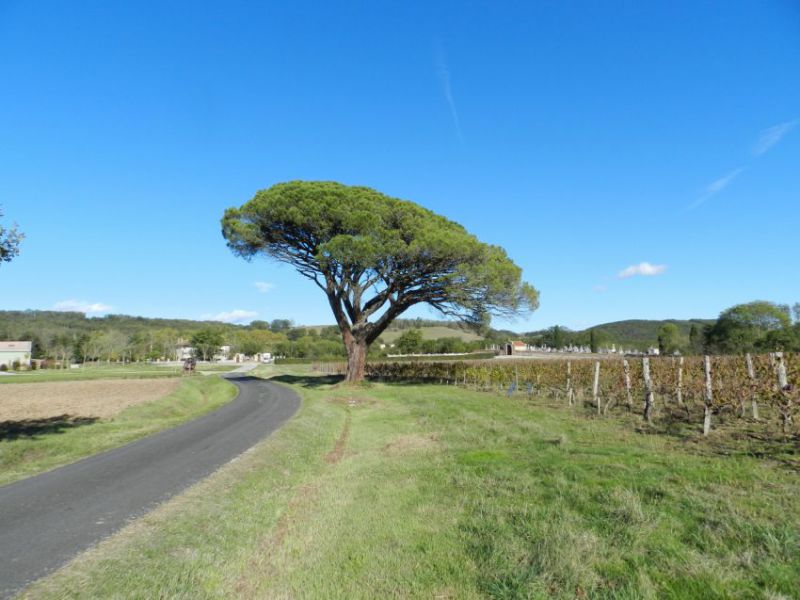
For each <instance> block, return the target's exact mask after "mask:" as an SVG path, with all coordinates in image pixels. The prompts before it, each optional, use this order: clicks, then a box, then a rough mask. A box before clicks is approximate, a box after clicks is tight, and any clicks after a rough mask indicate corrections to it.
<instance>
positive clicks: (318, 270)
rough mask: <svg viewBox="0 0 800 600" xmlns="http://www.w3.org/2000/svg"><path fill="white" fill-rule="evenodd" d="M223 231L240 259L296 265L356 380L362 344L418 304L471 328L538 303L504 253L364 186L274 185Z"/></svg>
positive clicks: (231, 214)
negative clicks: (329, 317) (321, 298)
mask: <svg viewBox="0 0 800 600" xmlns="http://www.w3.org/2000/svg"><path fill="white" fill-rule="evenodd" d="M222 234H223V236H224V237H225V239H226V240H227V243H228V246H229V247H230V248H231V250H232V251H233V252H234V253H235V254H237V255H239V256H242V257H244V258H247V259H251V258H253V257H255V256H264V257H268V258H271V259H274V260H277V261H279V262H282V263H286V264H290V265H292V266H293V267H294V268H295V269H297V271H298V272H299V273H300V274H301V275H303V276H304V277H306V278H307V279H309V280H311V281H312V282H313V283H314V284H315V285H316V286H317V287H319V288H320V289H321V290H322V291H323V292H324V294H325V295H326V297H327V299H328V303H329V304H330V307H331V310H332V311H333V315H334V318H335V319H336V323H337V325H338V326H339V329H340V330H341V332H342V337H343V340H344V343H345V346H346V347H347V350H348V380H350V381H357V380H359V379H361V378H362V377H363V371H364V359H365V356H366V348H367V347H368V346H369V345H370V344H371V343H372V342H373V341H375V340H376V339H377V338H378V336H379V335H380V334H381V333H382V332H383V331H384V330H385V329H386V327H387V326H388V325H389V324H390V323H391V322H392V321H393V320H394V319H395V318H397V317H398V316H400V315H401V314H402V313H403V312H404V311H406V310H407V309H408V308H410V307H411V306H414V305H416V304H420V303H425V304H428V305H430V306H432V307H433V308H435V309H436V310H438V311H439V312H441V313H442V314H444V315H447V316H450V317H455V318H457V319H459V320H462V321H465V322H467V323H471V324H475V325H485V324H486V320H487V316H489V315H502V316H511V315H515V314H517V313H519V312H521V311H526V310H533V309H535V308H536V307H537V306H538V292H537V291H536V290H535V289H534V288H533V286H531V285H529V284H527V283H525V282H523V281H522V278H521V276H522V271H521V269H520V268H519V267H518V266H517V265H515V264H514V263H513V262H512V261H511V259H510V258H509V257H508V256H507V254H506V252H505V251H504V250H503V249H502V248H500V247H499V246H493V245H490V244H486V243H483V242H481V241H480V240H478V238H476V237H475V236H474V235H472V234H470V233H469V232H467V231H466V229H464V227H462V226H461V225H459V224H457V223H455V222H453V221H450V220H449V219H447V218H445V217H443V216H441V215H438V214H436V213H434V212H432V211H430V210H428V209H426V208H423V207H422V206H419V205H418V204H415V203H413V202H409V201H405V200H398V199H396V198H391V197H389V196H386V195H384V194H382V193H380V192H378V191H376V190H373V189H370V188H367V187H354V186H346V185H342V184H340V183H336V182H326V181H292V182H288V183H281V184H277V185H275V186H273V187H271V188H269V189H266V190H261V191H259V192H257V193H256V195H255V196H254V197H253V198H252V199H251V200H250V201H249V202H247V203H245V204H244V205H243V206H241V207H239V208H229V209H228V210H227V211H225V215H224V217H223V219H222Z"/></svg>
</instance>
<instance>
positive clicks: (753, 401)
mask: <svg viewBox="0 0 800 600" xmlns="http://www.w3.org/2000/svg"><path fill="white" fill-rule="evenodd" d="M744 362H745V364H746V365H747V377H748V378H749V379H750V406H751V407H752V409H753V420H755V421H758V399H757V397H756V370H755V369H754V368H753V357H752V356H750V353H749V352H748V353H747V354H745V355H744Z"/></svg>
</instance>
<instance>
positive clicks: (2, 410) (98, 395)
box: [0, 379, 181, 422]
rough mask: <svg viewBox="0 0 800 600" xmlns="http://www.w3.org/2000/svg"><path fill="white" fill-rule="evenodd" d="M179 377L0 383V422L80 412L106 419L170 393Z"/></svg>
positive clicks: (175, 386) (176, 385)
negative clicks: (11, 384) (3, 384)
mask: <svg viewBox="0 0 800 600" xmlns="http://www.w3.org/2000/svg"><path fill="white" fill-rule="evenodd" d="M180 381H181V380H180V379H120V380H113V381H103V380H96V381H62V382H58V383H20V384H16V385H13V386H10V385H9V386H2V387H0V422H2V421H20V420H25V419H47V418H50V417H56V416H59V415H80V416H81V417H96V418H100V419H107V418H110V417H113V416H115V415H117V414H119V413H121V412H122V411H123V410H125V409H126V408H128V407H131V406H135V405H137V404H144V403H145V402H151V401H153V400H157V399H158V398H162V397H164V396H166V395H168V394H171V393H172V392H174V391H175V390H176V389H178V386H179V385H180Z"/></svg>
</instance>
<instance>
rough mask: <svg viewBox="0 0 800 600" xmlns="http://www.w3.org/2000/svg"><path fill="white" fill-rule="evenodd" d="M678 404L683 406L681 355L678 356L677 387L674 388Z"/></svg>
mask: <svg viewBox="0 0 800 600" xmlns="http://www.w3.org/2000/svg"><path fill="white" fill-rule="evenodd" d="M675 399H676V400H677V401H678V406H683V357H682V356H681V357H680V358H678V387H677V389H676V390H675Z"/></svg>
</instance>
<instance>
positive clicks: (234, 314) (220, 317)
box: [200, 308, 258, 323]
mask: <svg viewBox="0 0 800 600" xmlns="http://www.w3.org/2000/svg"><path fill="white" fill-rule="evenodd" d="M257 316H258V313H257V312H256V311H254V310H242V309H240V308H237V309H234V310H229V311H223V312H221V313H217V314H215V315H211V314H208V315H203V316H202V317H200V318H201V319H202V320H203V321H222V322H223V323H241V322H242V321H250V320H252V319H253V317H257Z"/></svg>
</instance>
